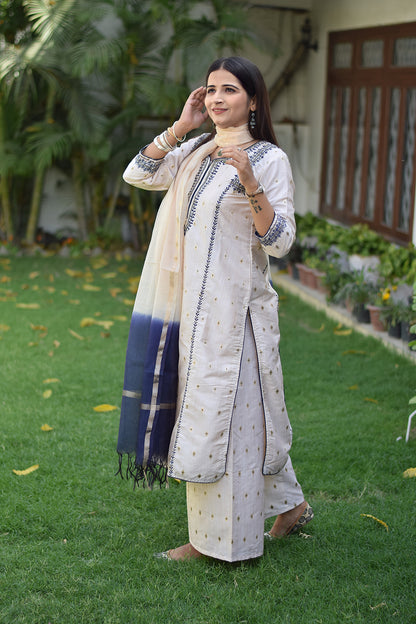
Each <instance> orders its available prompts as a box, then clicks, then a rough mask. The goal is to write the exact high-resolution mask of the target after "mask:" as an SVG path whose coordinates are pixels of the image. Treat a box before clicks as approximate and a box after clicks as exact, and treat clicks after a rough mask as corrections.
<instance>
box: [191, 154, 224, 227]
mask: <svg viewBox="0 0 416 624" xmlns="http://www.w3.org/2000/svg"><path fill="white" fill-rule="evenodd" d="M223 164H224V160H222V159H218V158H216V159H215V160H211V159H210V157H209V156H207V157H206V158H204V160H203V161H202V163H201V166H200V168H199V170H198V173H197V174H196V176H195V180H194V182H193V184H192V187H191V190H190V191H189V195H188V212H187V215H186V219H185V225H184V233H185V234H186V232H187V231H188V230H189V229H190V228H191V226H192V225H193V223H194V220H195V214H196V211H197V207H198V202H199V198H200V196H201V193H202V192H203V190H204V188H205V187H206V185H207V184H209V183H210V182H211V181H212V180H213V178H214V177H215V176H216V174H217V171H218V169H219V168H220V167H221V166H222V165H223Z"/></svg>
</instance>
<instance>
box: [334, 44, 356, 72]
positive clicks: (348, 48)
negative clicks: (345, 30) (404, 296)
mask: <svg viewBox="0 0 416 624" xmlns="http://www.w3.org/2000/svg"><path fill="white" fill-rule="evenodd" d="M351 64H352V43H348V42H346V43H336V44H335V45H334V53H333V57H332V66H333V67H334V69H347V68H348V67H351Z"/></svg>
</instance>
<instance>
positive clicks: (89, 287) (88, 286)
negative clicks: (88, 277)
mask: <svg viewBox="0 0 416 624" xmlns="http://www.w3.org/2000/svg"><path fill="white" fill-rule="evenodd" d="M82 290H88V291H91V292H98V291H99V290H101V288H100V286H94V284H83V285H82Z"/></svg>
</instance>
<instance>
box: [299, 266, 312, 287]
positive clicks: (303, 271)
mask: <svg viewBox="0 0 416 624" xmlns="http://www.w3.org/2000/svg"><path fill="white" fill-rule="evenodd" d="M296 268H297V269H298V271H299V279H300V283H301V284H303V285H304V286H307V287H308V288H314V287H315V286H314V285H315V276H314V275H313V273H312V269H310V268H309V267H307V266H306V264H302V263H301V262H298V263H297V264H296Z"/></svg>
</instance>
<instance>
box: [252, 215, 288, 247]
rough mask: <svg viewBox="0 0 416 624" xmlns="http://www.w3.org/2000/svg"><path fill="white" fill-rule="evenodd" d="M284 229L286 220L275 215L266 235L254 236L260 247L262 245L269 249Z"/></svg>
mask: <svg viewBox="0 0 416 624" xmlns="http://www.w3.org/2000/svg"><path fill="white" fill-rule="evenodd" d="M285 229H286V219H285V218H284V217H282V216H281V215H279V214H276V213H275V215H274V219H273V221H272V224H271V226H270V227H269V230H268V231H267V232H266V234H265V235H264V236H260V234H258V233H257V232H256V236H257V238H258V239H259V241H260V242H261V244H262V245H264V246H265V247H269V246H270V245H273V244H274V243H276V242H277V240H278V239H279V238H280V237H281V235H282V233H283V232H284V230H285Z"/></svg>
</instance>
